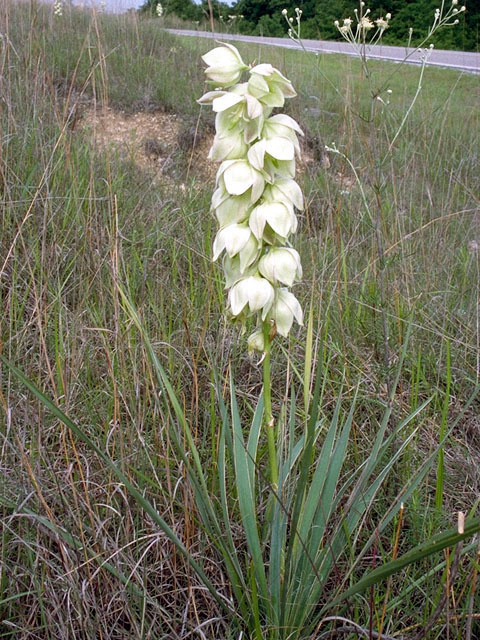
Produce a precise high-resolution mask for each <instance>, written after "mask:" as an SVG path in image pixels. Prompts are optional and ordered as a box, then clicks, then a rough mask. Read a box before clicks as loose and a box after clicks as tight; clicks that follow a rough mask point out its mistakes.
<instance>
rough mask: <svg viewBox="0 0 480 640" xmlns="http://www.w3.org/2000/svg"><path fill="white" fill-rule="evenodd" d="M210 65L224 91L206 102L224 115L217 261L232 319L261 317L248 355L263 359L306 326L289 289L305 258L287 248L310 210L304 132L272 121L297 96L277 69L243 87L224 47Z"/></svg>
mask: <svg viewBox="0 0 480 640" xmlns="http://www.w3.org/2000/svg"><path fill="white" fill-rule="evenodd" d="M203 60H204V61H205V62H206V63H207V65H209V66H208V68H207V70H206V71H205V73H206V75H207V79H208V81H209V82H213V83H214V84H216V85H217V89H216V90H215V91H209V92H207V93H206V94H205V95H203V96H202V97H201V98H200V99H199V102H200V104H210V105H211V107H212V110H213V112H214V113H215V114H216V116H215V125H216V135H215V138H214V141H213V145H212V147H211V149H210V153H209V158H210V159H211V160H214V161H217V162H220V163H221V164H220V167H219V169H218V171H217V176H216V189H215V191H214V193H213V196H212V211H213V213H214V214H215V216H216V218H217V221H218V224H219V230H218V232H217V234H216V236H215V240H214V243H213V259H214V260H218V259H219V258H220V257H221V256H222V255H223V269H224V273H225V285H226V287H227V289H229V293H228V305H229V312H230V314H231V315H232V316H233V317H235V318H239V319H240V320H242V321H244V320H245V318H247V317H249V316H255V315H256V316H257V329H256V330H255V331H254V332H253V333H252V335H251V336H250V337H249V338H248V350H249V351H250V352H251V351H263V350H264V349H265V340H266V339H267V338H266V336H273V335H275V333H276V332H277V331H278V333H279V334H280V335H282V336H287V335H288V333H289V331H290V328H291V326H292V323H293V321H294V320H296V321H297V322H298V323H299V324H302V323H303V314H302V310H301V308H300V304H299V302H298V301H297V299H296V298H295V296H294V295H293V294H292V293H290V292H289V291H288V290H287V289H286V288H285V287H290V286H292V285H293V284H294V282H296V281H298V280H299V279H300V278H301V277H302V266H301V263H300V256H299V254H298V252H297V251H295V249H293V248H291V247H286V246H284V245H285V243H286V242H287V239H288V238H289V237H290V236H291V234H293V233H295V231H296V229H297V225H298V220H297V216H296V214H295V209H300V210H301V209H303V195H302V191H301V189H300V187H299V186H298V184H297V183H296V182H295V180H294V179H293V178H294V176H295V159H296V158H297V157H299V156H300V144H299V141H298V135H303V132H302V130H301V128H300V127H299V125H298V124H297V122H295V120H294V119H293V118H291V117H290V116H287V115H285V114H276V115H273V116H272V110H273V109H274V108H275V107H281V106H282V105H283V104H284V102H285V98H291V97H293V96H295V95H296V93H295V90H294V88H293V86H292V84H291V82H290V81H289V80H288V79H287V78H286V77H285V76H284V75H282V74H281V73H280V71H278V70H277V69H275V68H274V67H272V65H270V64H259V65H256V66H255V67H253V68H252V69H250V71H249V73H250V77H249V80H248V82H244V83H239V82H238V81H239V80H240V78H241V75H242V73H243V71H245V70H246V69H247V67H246V65H245V64H244V63H243V60H242V58H241V56H240V54H239V52H238V51H237V49H236V48H235V47H233V46H231V45H222V46H219V47H216V48H215V49H213V50H212V51H210V52H209V53H207V54H205V55H204V56H203ZM265 323H268V325H272V327H273V331H272V330H270V328H269V326H267V325H266V324H265ZM270 339H271V338H270Z"/></svg>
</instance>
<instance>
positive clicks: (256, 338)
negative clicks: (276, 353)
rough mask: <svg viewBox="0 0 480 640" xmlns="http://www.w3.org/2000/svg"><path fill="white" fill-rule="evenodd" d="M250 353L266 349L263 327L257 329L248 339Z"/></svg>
mask: <svg viewBox="0 0 480 640" xmlns="http://www.w3.org/2000/svg"><path fill="white" fill-rule="evenodd" d="M247 347H248V353H253V351H260V353H261V352H263V351H265V337H264V335H263V331H262V329H256V330H255V331H254V332H253V333H252V334H251V335H250V336H249V337H248V340H247Z"/></svg>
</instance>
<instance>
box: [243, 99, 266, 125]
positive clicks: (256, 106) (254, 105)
mask: <svg viewBox="0 0 480 640" xmlns="http://www.w3.org/2000/svg"><path fill="white" fill-rule="evenodd" d="M245 100H246V103H247V115H248V117H249V118H251V119H254V118H260V117H261V116H262V115H263V107H262V104H261V103H260V102H259V101H258V100H257V99H256V98H255V97H254V96H252V95H251V94H249V93H247V94H246V95H245Z"/></svg>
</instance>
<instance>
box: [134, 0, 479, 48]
mask: <svg viewBox="0 0 480 640" xmlns="http://www.w3.org/2000/svg"><path fill="white" fill-rule="evenodd" d="M158 2H161V4H162V7H163V10H164V14H165V15H169V14H170V15H176V16H177V17H179V18H182V19H184V20H188V21H194V22H199V23H204V22H205V23H206V22H208V20H209V16H210V7H211V9H212V13H213V17H214V18H215V19H216V20H218V21H220V22H223V23H225V24H226V25H227V26H228V28H229V30H230V31H232V32H238V33H244V34H250V35H265V36H277V37H282V36H286V35H287V30H288V26H287V23H286V21H285V18H284V16H283V15H282V10H283V9H287V10H288V13H289V15H290V16H295V13H294V11H295V7H298V8H299V9H301V10H302V21H301V35H302V38H305V39H316V40H341V39H342V37H341V35H340V34H339V32H338V30H337V28H336V27H335V24H334V23H335V20H339V21H340V23H342V20H343V18H349V17H351V18H354V9H356V8H358V2H355V1H354V0H335V2H332V0H237V1H236V2H235V3H234V4H233V5H232V6H229V5H228V4H226V3H225V2H220V1H219V0H210V2H209V1H208V0H202V1H201V3H200V4H196V3H195V2H194V1H193V0H146V2H145V4H144V5H143V6H142V8H141V11H143V12H152V13H153V12H154V11H155V8H156V5H157V4H158ZM450 2H451V0H445V3H444V4H445V9H446V8H447V7H448V6H450ZM441 3H442V0H369V1H368V2H367V3H366V6H367V7H368V8H370V10H371V14H370V15H371V17H372V19H376V18H380V17H382V16H385V15H386V14H387V13H391V15H392V19H391V21H390V26H389V28H388V29H387V30H386V31H385V33H384V36H383V41H384V42H385V43H386V44H401V45H403V44H405V43H406V42H407V41H408V38H409V29H410V28H412V29H413V33H412V39H411V42H412V45H415V44H419V43H420V42H421V41H422V40H423V39H424V38H425V36H426V35H427V34H428V30H429V27H430V26H431V24H432V23H433V19H434V13H435V9H437V8H439V7H440V5H441ZM461 4H462V0H459V4H458V5H457V7H458V8H459V7H460V6H461ZM465 5H466V11H464V12H460V13H458V15H457V16H456V17H457V18H458V21H459V22H458V24H456V25H454V26H447V27H444V28H443V29H441V30H440V31H439V32H437V34H435V36H434V37H433V38H432V39H431V40H429V41H428V43H430V42H433V44H434V45H435V47H437V48H440V49H458V50H463V51H479V50H480V2H479V0H466V1H465Z"/></svg>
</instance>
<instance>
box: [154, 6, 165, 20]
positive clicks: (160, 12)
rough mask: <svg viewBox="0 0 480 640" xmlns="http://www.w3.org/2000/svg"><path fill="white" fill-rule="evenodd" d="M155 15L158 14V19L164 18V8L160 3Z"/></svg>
mask: <svg viewBox="0 0 480 640" xmlns="http://www.w3.org/2000/svg"><path fill="white" fill-rule="evenodd" d="M155 13H156V14H157V18H161V17H162V16H163V7H162V5H161V4H160V2H159V3H158V4H157V7H156V9H155Z"/></svg>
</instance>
